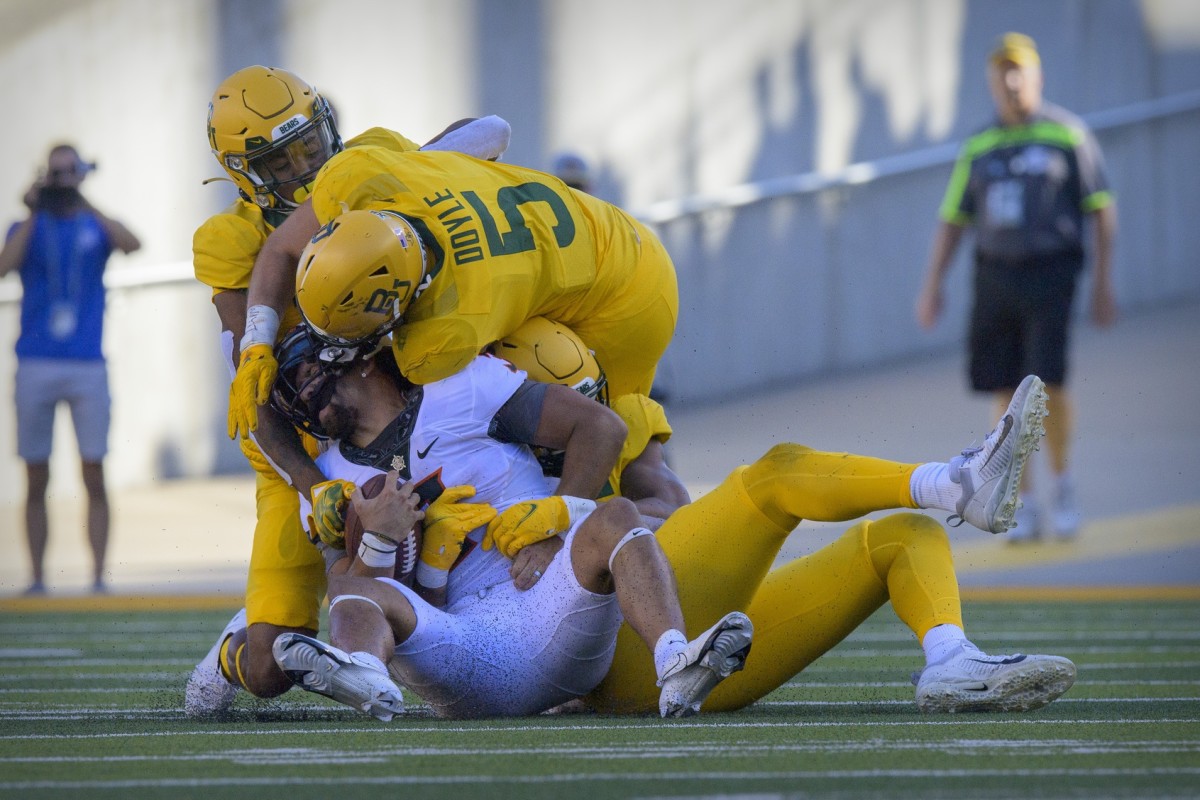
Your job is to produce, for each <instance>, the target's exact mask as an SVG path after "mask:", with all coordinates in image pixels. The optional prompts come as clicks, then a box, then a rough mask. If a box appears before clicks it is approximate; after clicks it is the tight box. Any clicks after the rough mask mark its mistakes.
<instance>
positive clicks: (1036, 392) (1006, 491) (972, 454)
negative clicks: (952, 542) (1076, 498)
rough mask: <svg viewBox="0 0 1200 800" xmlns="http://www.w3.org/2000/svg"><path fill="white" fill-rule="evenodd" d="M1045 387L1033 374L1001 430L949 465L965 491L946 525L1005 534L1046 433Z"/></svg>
mask: <svg viewBox="0 0 1200 800" xmlns="http://www.w3.org/2000/svg"><path fill="white" fill-rule="evenodd" d="M1045 416H1046V387H1045V385H1044V384H1043V383H1042V380H1041V378H1039V377H1037V376H1036V375H1030V376H1028V377H1026V378H1025V380H1023V381H1021V385H1020V386H1019V387H1017V391H1016V392H1015V393H1014V394H1013V397H1012V401H1011V402H1009V404H1008V408H1006V409H1005V410H1004V415H1003V416H1002V417H1001V418H1000V421H999V422H998V423H997V424H996V427H995V428H994V429H993V430H992V432H991V433H989V434H988V436H987V438H986V439H985V440H984V442H983V445H982V446H980V447H974V448H969V449H967V450H963V451H962V455H959V456H955V457H954V458H952V459H951V460H950V480H952V481H953V482H954V483H957V484H958V485H959V486H961V487H962V495H961V496H960V497H959V499H958V503H957V504H956V506H955V510H956V511H957V513H956V514H954V515H953V516H951V517H950V518H949V519H948V520H947V522H949V523H950V524H951V525H961V524H962V523H963V522H969V523H970V524H972V525H974V526H975V527H976V528H979V529H980V530H985V531H990V532H992V533H1003V532H1004V531H1006V530H1008V529H1009V528H1011V527H1013V526H1014V525H1015V524H1016V523H1015V522H1014V521H1013V518H1014V516H1015V515H1016V511H1017V508H1018V507H1019V506H1020V500H1019V498H1018V493H1019V490H1020V488H1021V473H1022V472H1023V471H1024V470H1025V462H1026V461H1027V460H1028V459H1029V456H1030V454H1032V453H1033V451H1034V450H1037V447H1038V441H1039V440H1040V439H1041V438H1042V435H1043V434H1044V433H1045V432H1046V426H1045V424H1044V422H1043V419H1044V418H1045Z"/></svg>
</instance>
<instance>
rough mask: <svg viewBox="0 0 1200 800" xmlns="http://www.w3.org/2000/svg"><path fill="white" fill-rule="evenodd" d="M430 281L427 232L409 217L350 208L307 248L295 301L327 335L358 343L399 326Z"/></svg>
mask: <svg viewBox="0 0 1200 800" xmlns="http://www.w3.org/2000/svg"><path fill="white" fill-rule="evenodd" d="M427 283H428V281H427V280H426V265H425V250H424V246H423V245H422V244H421V237H420V236H418V235H417V232H416V231H415V230H414V229H413V227H412V225H410V224H409V222H408V221H407V220H405V219H404V217H402V216H400V215H399V214H395V213H393V212H390V211H347V212H346V213H345V214H342V215H341V216H339V217H337V218H336V219H334V220H333V221H332V222H330V223H329V224H328V225H326V226H325V227H323V228H321V230H319V231H318V232H317V235H316V236H314V237H313V238H312V241H311V242H309V243H308V246H307V247H305V248H304V252H303V253H301V254H300V266H299V267H298V268H297V270H296V303H297V305H299V306H300V313H301V314H303V315H304V319H305V320H306V321H307V322H308V324H309V325H311V326H312V328H313V330H314V331H315V332H316V334H317V336H319V337H320V338H321V339H323V340H325V341H326V342H329V343H330V344H336V345H342V346H348V347H355V346H358V345H362V344H364V343H366V342H369V341H371V340H374V339H378V338H379V337H381V336H383V335H384V334H386V333H388V332H389V331H391V330H392V328H394V327H396V325H398V324H399V323H400V321H401V319H402V318H403V316H404V312H405V310H406V309H407V308H408V305H409V303H411V302H412V301H413V300H414V299H416V297H417V295H419V294H420V293H421V292H422V291H423V290H424V289H425V286H426V285H427Z"/></svg>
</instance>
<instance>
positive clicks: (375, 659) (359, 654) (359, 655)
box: [350, 650, 387, 674]
mask: <svg viewBox="0 0 1200 800" xmlns="http://www.w3.org/2000/svg"><path fill="white" fill-rule="evenodd" d="M350 657H351V658H353V659H354V660H355V661H357V662H358V663H359V664H362V665H363V666H366V667H373V668H375V669H377V670H379V671H380V672H383V673H385V674H386V673H387V665H386V664H384V663H383V662H382V661H380V660H379V656H377V655H375V654H374V653H368V652H366V651H365V650H355V651H354V652H353V653H351V654H350Z"/></svg>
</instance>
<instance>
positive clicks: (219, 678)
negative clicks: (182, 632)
mask: <svg viewBox="0 0 1200 800" xmlns="http://www.w3.org/2000/svg"><path fill="white" fill-rule="evenodd" d="M245 627H246V609H244V608H243V609H242V610H241V611H239V612H237V613H236V614H234V615H233V619H231V620H229V624H227V625H226V626H225V630H223V631H221V635H220V636H218V637H217V643H216V644H214V645H213V646H212V649H211V650H209V651H208V655H206V656H205V657H204V659H203V660H202V661H201V662H200V663H199V664H197V665H196V668H195V669H194V670H192V674H191V676H190V677H189V678H188V682H187V688H186V689H185V690H184V693H183V713H185V714H187V715H188V716H189V717H194V718H202V717H215V716H219V715H221V714H224V713H225V712H226V711H228V710H229V708H230V707H231V706H232V705H233V700H234V698H235V697H237V691H238V690H237V687H236V686H234V685H233V684H232V683H230V682H229V681H227V680H225V676H224V675H222V674H221V667H220V665H219V664H218V663H217V659H218V658H220V655H221V645H223V644H224V643H225V640H226V639H228V638H229V637H230V636H232V635H233V634H234V633H236V632H237V631H239V630H241V629H242V628H245Z"/></svg>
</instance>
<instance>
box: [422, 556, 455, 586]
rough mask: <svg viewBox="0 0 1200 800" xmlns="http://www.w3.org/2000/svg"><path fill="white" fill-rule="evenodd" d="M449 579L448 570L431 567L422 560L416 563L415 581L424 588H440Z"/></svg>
mask: <svg viewBox="0 0 1200 800" xmlns="http://www.w3.org/2000/svg"><path fill="white" fill-rule="evenodd" d="M449 580H450V570H448V569H438V568H437V567H431V566H429V565H428V564H426V563H425V562H424V561H422V562H420V563H419V564H417V583H419V584H421V585H422V586H424V587H425V588H426V589H440V588H442V587H443V586H445V585H446V583H447V582H448V581H449Z"/></svg>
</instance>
